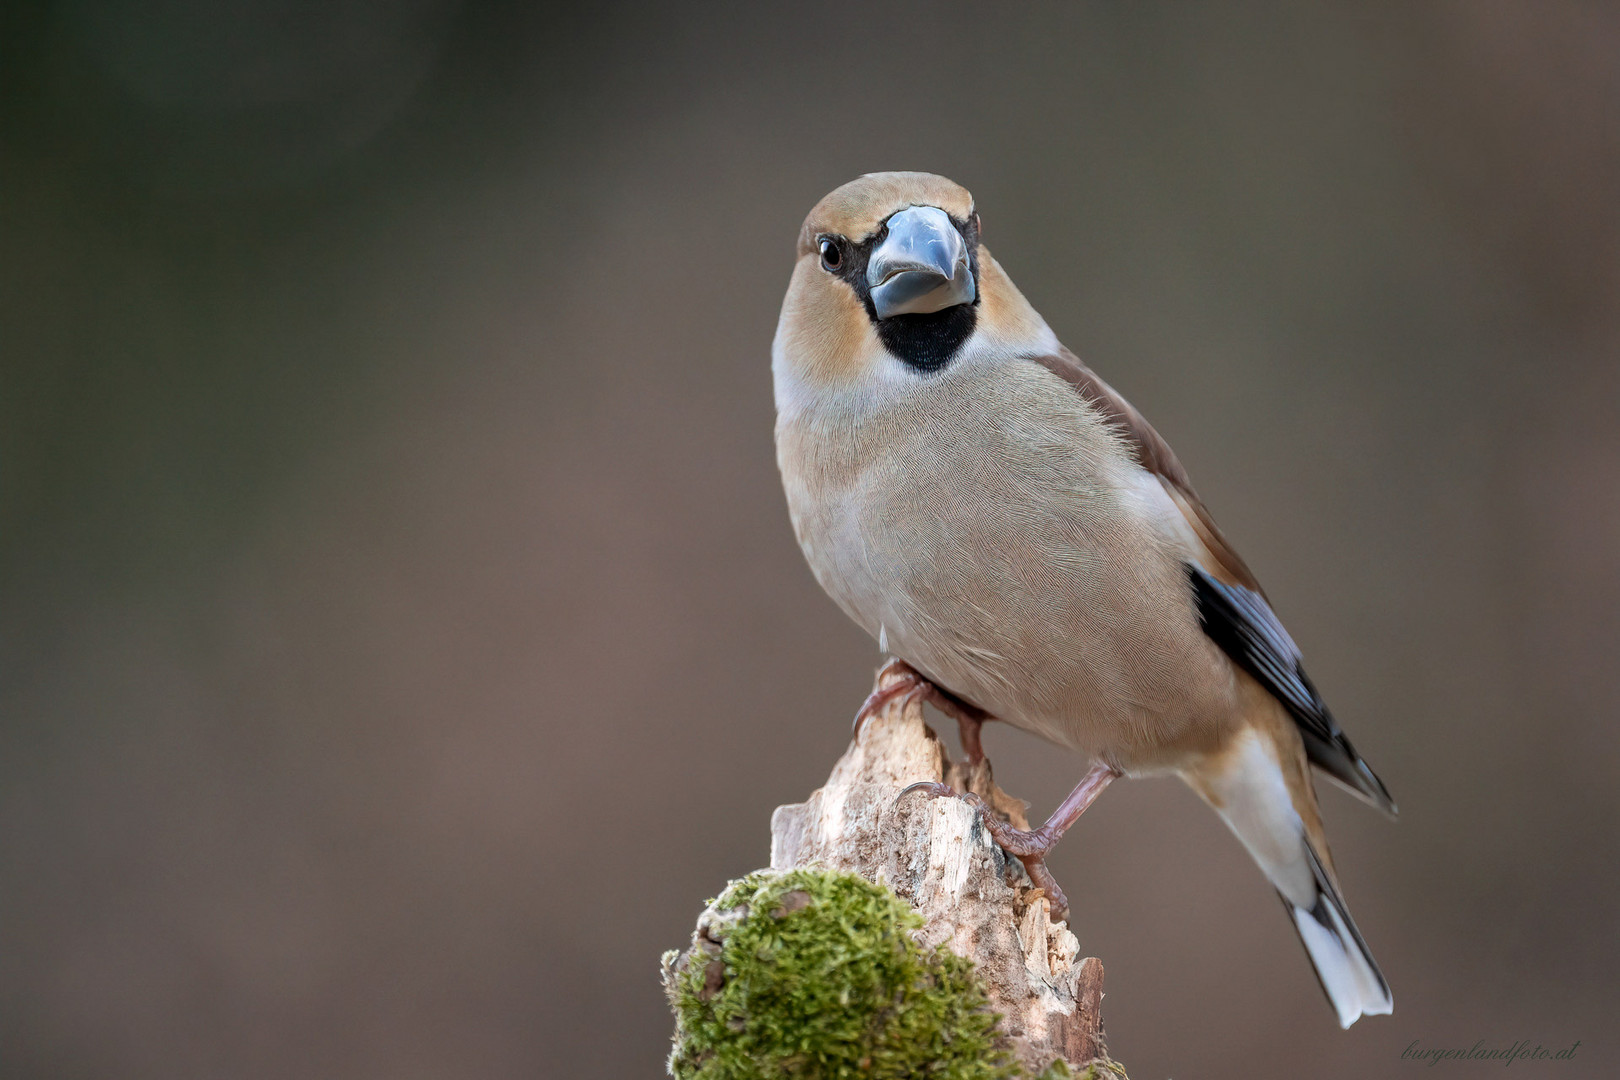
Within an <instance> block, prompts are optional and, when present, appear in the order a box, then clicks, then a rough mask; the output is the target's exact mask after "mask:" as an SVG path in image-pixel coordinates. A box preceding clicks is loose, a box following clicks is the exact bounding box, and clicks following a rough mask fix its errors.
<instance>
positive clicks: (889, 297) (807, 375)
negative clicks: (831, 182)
mask: <svg viewBox="0 0 1620 1080" xmlns="http://www.w3.org/2000/svg"><path fill="white" fill-rule="evenodd" d="M975 335H979V336H981V337H988V338H992V339H1001V340H1005V341H1015V340H1019V339H1028V340H1030V341H1031V342H1036V341H1041V340H1043V339H1045V338H1049V337H1050V335H1051V331H1050V330H1048V329H1047V328H1046V324H1045V323H1044V322H1042V321H1041V318H1040V316H1039V315H1036V314H1035V312H1034V311H1033V309H1031V308H1030V306H1029V304H1028V302H1027V301H1026V300H1025V299H1024V298H1023V296H1022V295H1021V294H1019V292H1018V290H1017V288H1015V287H1014V286H1013V284H1012V282H1011V281H1009V280H1008V279H1007V277H1006V275H1005V274H1004V273H1002V271H1001V268H1000V267H999V266H998V265H996V262H995V260H994V259H992V258H991V257H990V254H989V252H988V251H986V250H985V249H984V247H983V245H982V244H981V243H980V242H979V214H978V211H977V210H976V209H975V208H974V204H973V196H972V195H971V194H970V193H969V192H968V190H967V189H966V188H964V187H962V186H961V185H960V184H955V183H952V182H951V181H950V180H947V179H945V178H944V177H943V176H935V175H933V174H932V173H920V172H888V173H868V174H867V175H865V176H862V177H860V178H859V179H856V180H852V181H850V182H849V183H847V184H845V185H843V186H842V187H840V188H837V189H836V190H834V191H833V192H831V193H830V194H828V195H827V196H826V197H825V198H823V199H822V200H821V201H820V202H819V203H817V204H816V205H815V208H814V209H812V210H811V211H810V215H809V216H808V217H806V218H805V220H804V226H803V227H802V228H801V229H800V230H799V247H798V262H797V265H796V266H795V267H794V271H793V280H792V283H791V284H790V285H789V287H788V293H787V298H786V299H785V300H784V301H783V304H782V319H781V322H780V324H779V325H778V328H777V339H776V350H775V351H776V357H775V364H776V366H777V369H778V373H779V375H787V376H790V377H791V378H793V379H794V381H798V382H806V381H808V382H811V383H815V384H822V385H827V384H834V385H839V384H841V385H848V384H849V383H851V382H860V381H864V380H863V376H867V375H876V374H877V373H878V369H880V368H882V367H883V366H885V364H888V365H893V364H895V363H898V364H900V365H903V366H904V369H905V371H907V372H909V373H910V374H911V375H913V376H919V375H920V376H926V375H928V374H930V373H933V372H937V371H939V370H941V369H943V368H945V367H946V366H947V365H949V364H950V363H951V362H952V361H953V360H954V359H955V358H956V357H957V356H958V355H959V354H960V353H961V352H962V350H963V347H964V346H965V345H966V344H967V343H968V342H969V341H970V340H972V339H974V338H975ZM784 369H786V370H784Z"/></svg>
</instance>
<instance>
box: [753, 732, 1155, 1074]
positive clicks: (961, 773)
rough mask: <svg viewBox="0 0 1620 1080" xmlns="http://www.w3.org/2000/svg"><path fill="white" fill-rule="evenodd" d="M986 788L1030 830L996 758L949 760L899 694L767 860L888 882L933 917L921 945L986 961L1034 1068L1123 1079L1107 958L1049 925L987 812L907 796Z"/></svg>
mask: <svg viewBox="0 0 1620 1080" xmlns="http://www.w3.org/2000/svg"><path fill="white" fill-rule="evenodd" d="M924 780H933V781H943V782H944V783H946V784H948V785H950V786H951V787H952V788H954V789H955V790H957V791H972V792H975V793H977V794H978V795H979V796H980V798H982V799H983V800H984V801H985V803H986V804H987V805H988V806H989V807H990V808H991V811H992V812H994V813H997V814H999V815H1001V816H1002V817H1003V818H1005V819H1006V820H1008V821H1010V822H1011V823H1012V824H1014V825H1015V826H1017V827H1019V828H1028V827H1029V822H1028V820H1027V818H1026V817H1025V810H1026V804H1025V803H1024V802H1023V801H1022V800H1019V799H1015V798H1013V797H1012V796H1010V795H1008V794H1007V793H1006V792H1004V791H1002V790H1001V788H999V787H997V786H996V783H995V781H994V779H992V777H991V771H990V763H989V762H988V761H987V760H986V761H981V762H980V763H979V764H978V765H977V766H975V767H972V768H969V767H968V766H967V765H965V764H964V763H961V762H954V761H951V760H950V759H949V757H948V755H947V754H946V752H945V748H944V746H943V745H942V744H941V743H940V741H939V739H938V737H936V736H935V734H934V732H933V731H932V730H930V729H929V727H928V726H927V724H926V723H925V722H924V720H923V712H922V706H921V704H920V703H916V702H912V703H909V704H906V703H903V702H901V701H895V702H891V703H890V704H889V705H888V706H887V707H886V708H885V709H884V710H883V712H881V713H879V714H877V715H875V716H873V717H871V718H870V719H869V720H868V721H867V723H866V725H865V727H864V729H863V730H862V732H861V735H860V738H859V739H858V740H857V741H855V742H852V743H851V744H850V747H849V749H848V750H847V751H845V753H844V756H843V757H842V758H840V759H839V761H838V764H837V765H836V766H834V768H833V771H832V775H831V776H829V777H828V779H827V783H826V785H825V786H823V787H822V788H820V789H819V790H817V791H816V792H815V793H814V794H812V795H811V796H810V798H809V799H808V800H807V801H806V802H802V803H796V804H793V805H789V806H780V807H778V808H777V809H776V812H775V814H774V815H772V818H771V868H772V869H773V870H786V869H790V868H794V867H801V866H823V867H827V868H830V869H837V870H847V871H851V872H853V873H857V874H860V875H861V876H862V877H865V878H867V879H868V880H870V881H875V882H878V883H880V884H883V885H886V886H888V887H889V888H890V889H892V890H893V891H894V892H895V893H896V894H897V895H898V896H900V897H901V898H902V899H904V900H906V901H907V902H909V903H910V904H911V905H912V906H913V907H915V908H916V909H917V911H918V912H919V913H920V914H921V915H922V916H923V918H924V919H925V920H926V925H925V926H924V928H923V929H922V930H921V931H920V932H919V933H918V939H919V941H920V943H921V944H923V945H927V946H931V945H936V944H942V943H943V944H945V945H946V946H947V947H949V948H950V949H951V950H952V951H953V952H955V953H957V954H958V955H960V956H964V957H967V958H968V959H970V960H972V961H973V962H974V963H975V965H976V966H977V970H978V973H979V975H980V977H981V978H982V979H983V980H984V983H985V988H986V991H987V992H988V994H989V997H990V1001H991V1003H992V1006H993V1007H994V1008H995V1010H996V1011H997V1012H999V1013H1001V1014H1002V1017H1003V1021H1002V1032H1003V1033H1004V1035H1005V1037H1006V1038H1007V1039H1008V1040H1009V1042H1010V1044H1011V1045H1010V1047H1009V1049H1010V1050H1011V1051H1012V1053H1013V1055H1014V1056H1015V1057H1016V1058H1017V1059H1018V1061H1019V1062H1020V1064H1022V1066H1023V1067H1024V1069H1025V1070H1026V1072H1027V1074H1028V1075H1034V1074H1035V1073H1036V1072H1037V1071H1039V1070H1040V1069H1042V1068H1044V1067H1045V1066H1046V1065H1047V1064H1048V1063H1050V1062H1051V1061H1052V1060H1053V1059H1055V1058H1061V1059H1063V1060H1065V1061H1067V1062H1069V1063H1070V1065H1071V1066H1073V1067H1075V1070H1076V1071H1077V1072H1078V1071H1080V1070H1082V1069H1083V1068H1084V1067H1085V1066H1087V1065H1091V1066H1093V1075H1096V1076H1106V1075H1109V1074H1110V1073H1118V1074H1119V1075H1123V1072H1122V1070H1120V1068H1119V1066H1118V1065H1117V1064H1115V1063H1114V1062H1112V1061H1111V1060H1109V1058H1108V1051H1107V1046H1106V1045H1105V1043H1104V1041H1103V1026H1102V1013H1101V1004H1102V996H1103V993H1102V983H1103V967H1102V962H1101V961H1100V960H1098V959H1096V958H1095V957H1087V958H1085V959H1080V958H1079V955H1080V943H1079V941H1078V940H1077V939H1076V938H1075V936H1074V934H1073V933H1071V932H1070V930H1069V928H1068V925H1067V924H1066V923H1064V922H1053V921H1052V919H1051V914H1050V907H1049V902H1048V900H1047V897H1046V895H1045V893H1044V891H1043V890H1041V889H1039V888H1037V887H1036V886H1035V885H1034V884H1033V883H1032V882H1031V881H1030V879H1029V875H1028V874H1027V873H1026V872H1025V870H1024V866H1023V864H1022V863H1020V862H1019V861H1018V860H1017V859H1015V858H1013V857H1011V856H1009V855H1007V854H1006V853H1005V852H1003V851H1002V850H1001V848H1000V847H998V846H997V845H996V844H995V842H994V841H993V840H991V838H990V835H989V833H988V832H986V830H985V829H984V827H983V825H982V823H981V820H980V818H979V814H980V811H979V810H977V809H975V808H974V807H972V806H970V805H968V804H967V803H966V802H963V801H962V800H960V799H950V798H927V797H924V796H921V795H912V796H908V797H907V798H905V799H900V798H899V795H900V792H901V791H902V790H903V789H904V788H906V787H907V786H908V785H910V784H913V783H916V782H918V781H924Z"/></svg>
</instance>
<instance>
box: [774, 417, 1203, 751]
mask: <svg viewBox="0 0 1620 1080" xmlns="http://www.w3.org/2000/svg"><path fill="white" fill-rule="evenodd" d="M982 434H983V433H981V439H980V441H979V443H978V445H976V446H973V447H971V448H969V450H968V452H964V453H959V454H952V453H944V454H942V453H941V452H940V451H939V449H938V441H937V440H934V441H933V442H932V443H931V445H930V446H929V447H928V452H927V453H908V452H907V451H906V448H905V445H904V444H903V443H902V444H901V445H900V446H899V447H897V448H896V450H895V452H894V453H892V454H889V455H884V456H882V457H880V458H878V459H876V460H873V461H871V462H869V463H868V465H867V467H866V468H865V469H863V470H861V471H860V473H859V475H858V476H856V477H854V478H853V480H854V482H852V483H851V484H849V485H848V486H847V488H846V489H845V490H843V491H841V492H840V493H838V495H837V496H836V497H833V498H825V497H824V498H822V499H820V500H818V505H817V507H816V508H815V512H814V513H811V514H809V515H805V517H804V520H799V519H800V515H799V514H797V513H796V514H795V518H796V521H798V524H799V532H800V538H801V542H803V543H804V546H805V551H806V554H807V555H808V556H809V557H810V562H811V565H812V567H814V568H815V570H816V573H817V576H818V578H819V579H820V580H821V583H822V585H823V587H824V588H826V589H827V591H828V592H829V593H830V594H831V595H832V596H833V597H834V599H835V600H837V601H838V602H839V604H840V605H841V606H842V607H843V608H844V609H845V610H846V611H847V612H848V613H849V614H850V615H851V616H852V617H853V618H854V619H855V620H856V622H858V623H860V624H861V625H862V626H863V627H865V628H866V630H867V631H868V632H869V633H871V634H872V635H873V636H874V637H876V638H878V639H879V640H880V641H881V642H882V643H883V644H884V645H885V646H886V648H887V649H888V651H890V652H891V653H893V654H895V655H897V656H899V657H901V658H903V659H905V660H906V661H908V662H910V663H911V664H913V665H914V666H916V667H917V668H919V669H920V670H922V671H923V672H924V673H925V674H927V675H928V676H929V677H930V678H932V679H934V680H936V681H938V682H939V683H940V684H941V685H943V686H944V687H946V688H947V689H949V690H951V691H952V692H953V693H956V694H958V695H960V696H962V697H964V698H966V699H967V700H969V701H971V702H973V703H974V704H977V705H979V706H980V707H981V708H984V709H986V710H987V711H989V712H991V713H992V714H994V715H996V716H998V717H1000V718H1001V719H1004V720H1007V721H1009V722H1011V723H1013V724H1016V725H1018V726H1019V727H1023V728H1025V729H1027V730H1029V731H1032V732H1034V733H1036V734H1039V735H1041V736H1043V737H1045V738H1047V739H1050V740H1052V741H1053V742H1056V743H1059V744H1061V745H1065V746H1069V747H1073V748H1075V749H1077V750H1080V751H1082V752H1084V753H1087V754H1089V755H1092V756H1095V757H1099V758H1101V759H1103V760H1107V761H1110V762H1111V763H1113V764H1116V765H1118V766H1119V767H1121V768H1124V769H1126V770H1127V771H1148V770H1151V769H1155V768H1170V767H1174V762H1173V761H1170V760H1165V755H1166V754H1173V753H1174V752H1175V748H1177V747H1181V746H1188V748H1189V749H1191V746H1190V745H1189V743H1190V742H1197V741H1198V740H1197V738H1196V735H1197V732H1198V731H1199V730H1200V729H1201V728H1208V727H1209V726H1210V725H1211V723H1216V724H1218V723H1219V722H1220V721H1221V720H1222V719H1224V717H1223V715H1222V714H1223V713H1226V712H1229V711H1230V707H1231V706H1230V702H1229V700H1228V699H1229V698H1230V696H1231V694H1232V692H1233V686H1232V677H1231V673H1230V669H1229V667H1228V665H1226V664H1225V663H1224V661H1223V660H1222V659H1221V658H1220V657H1219V656H1218V655H1216V652H1215V650H1214V648H1213V646H1212V645H1211V643H1210V642H1209V641H1208V639H1207V638H1206V637H1205V636H1204V635H1203V633H1202V631H1201V630H1200V628H1199V626H1198V621H1197V616H1196V613H1195V611H1194V609H1193V606H1192V602H1191V597H1190V591H1189V589H1188V586H1187V581H1186V576H1185V571H1184V569H1183V564H1182V558H1181V556H1180V555H1179V554H1178V553H1177V552H1176V551H1174V550H1173V549H1172V547H1171V545H1170V543H1169V541H1168V540H1167V538H1166V537H1165V536H1164V535H1163V533H1162V530H1161V529H1159V528H1158V527H1156V525H1155V521H1154V519H1153V517H1152V515H1151V513H1150V512H1149V509H1148V507H1147V505H1146V503H1145V502H1144V500H1142V499H1141V498H1140V497H1139V492H1138V491H1137V490H1136V489H1135V488H1134V486H1133V485H1134V484H1136V483H1137V482H1139V479H1140V478H1142V477H1146V478H1147V480H1148V481H1149V482H1152V483H1157V481H1156V480H1153V478H1152V477H1151V476H1149V475H1148V474H1146V473H1144V472H1142V470H1140V469H1137V468H1136V467H1135V466H1134V464H1132V463H1130V462H1128V461H1116V460H1110V459H1107V458H1102V459H1100V460H1099V459H1097V458H1092V459H1087V458H1085V457H1081V456H1073V455H1071V456H1070V458H1069V459H1067V460H1066V461H1057V462H1053V461H1051V460H1049V459H1036V462H1037V464H1036V467H1033V468H1031V467H1027V466H1026V465H1025V464H1023V462H1026V461H1028V460H1029V458H1028V456H1027V455H1023V456H1020V455H1018V454H1016V453H1015V452H1014V451H1015V449H1016V448H1011V447H998V446H996V445H995V442H994V440H989V445H986V440H984V439H983V438H982ZM824 494H831V493H824Z"/></svg>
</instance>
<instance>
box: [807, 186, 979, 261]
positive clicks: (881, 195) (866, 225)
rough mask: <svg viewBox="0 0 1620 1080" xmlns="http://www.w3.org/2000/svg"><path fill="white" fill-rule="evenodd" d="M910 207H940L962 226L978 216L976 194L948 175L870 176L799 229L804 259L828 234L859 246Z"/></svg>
mask: <svg viewBox="0 0 1620 1080" xmlns="http://www.w3.org/2000/svg"><path fill="white" fill-rule="evenodd" d="M908 206H937V207H939V208H940V209H941V210H943V211H945V212H946V213H947V214H949V215H951V217H953V218H955V219H956V220H958V221H966V220H968V219H969V218H970V217H972V215H973V212H974V211H973V195H972V194H971V193H970V192H969V191H968V190H967V188H965V187H963V186H962V185H960V184H958V183H955V182H954V181H951V180H947V179H946V178H945V177H943V176H935V175H934V174H933V173H923V172H883V173H867V174H866V175H865V176H862V177H858V178H856V179H854V180H851V181H850V182H849V183H847V184H845V185H843V186H842V187H838V188H835V189H833V190H832V191H831V192H829V193H828V194H827V195H826V196H825V197H823V198H822V200H821V201H820V202H818V203H816V205H815V207H814V208H813V209H812V210H811V211H810V213H809V215H808V216H807V217H806V218H805V219H804V226H803V227H802V228H801V229H800V230H799V255H800V256H804V255H808V254H811V253H812V252H814V251H815V250H816V238H817V237H818V236H821V235H823V234H832V235H834V236H844V237H848V238H849V239H851V240H855V241H860V240H863V239H865V238H866V237H868V236H870V235H871V234H873V233H875V232H876V231H877V230H878V228H879V227H880V226H881V225H882V224H883V222H885V221H886V220H888V218H889V217H890V215H892V214H894V213H895V212H896V211H898V210H903V209H905V208H906V207H908Z"/></svg>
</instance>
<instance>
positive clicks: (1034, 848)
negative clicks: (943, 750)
mask: <svg viewBox="0 0 1620 1080" xmlns="http://www.w3.org/2000/svg"><path fill="white" fill-rule="evenodd" d="M913 792H924V793H926V794H927V795H928V796H929V797H930V798H942V797H943V798H956V799H961V800H962V801H963V802H965V803H967V804H968V805H969V806H971V807H973V808H974V809H975V810H977V811H979V819H980V821H982V822H983V823H984V830H985V831H986V832H988V833H989V834H990V838H991V839H992V840H994V841H995V842H996V844H997V846H998V847H1000V848H1001V849H1002V850H1003V851H1005V852H1006V853H1007V854H1009V855H1011V856H1013V857H1014V858H1016V859H1017V860H1018V861H1019V862H1021V863H1023V864H1024V870H1025V872H1026V873H1028V874H1029V880H1030V881H1031V882H1032V883H1033V884H1034V885H1035V887H1036V888H1037V889H1040V890H1041V891H1042V892H1044V893H1045V894H1046V897H1047V899H1048V900H1049V901H1050V902H1051V910H1052V919H1053V921H1054V922H1056V921H1061V920H1063V919H1066V918H1068V915H1069V898H1068V896H1067V895H1066V894H1065V893H1064V892H1063V888H1062V886H1060V885H1058V883H1057V878H1055V877H1053V876H1052V871H1051V870H1049V869H1047V866H1046V855H1047V852H1049V851H1051V850H1052V849H1053V848H1054V847H1056V846H1057V842H1058V840H1059V838H1060V837H1061V836H1062V835H1063V834H1062V832H1061V831H1057V830H1053V829H1051V828H1050V827H1049V825H1050V823H1048V824H1047V825H1042V826H1041V827H1040V828H1038V829H1020V828H1018V827H1017V826H1015V825H1012V824H1009V823H1008V822H1006V821H1003V820H1002V819H1001V818H1000V817H998V816H997V815H996V813H995V811H994V810H992V809H991V808H990V804H989V803H987V802H985V801H984V799H982V798H980V797H979V796H978V795H977V794H975V793H974V792H971V791H964V792H957V791H954V790H952V789H951V788H950V787H949V786H947V785H945V784H941V783H939V782H937V781H933V780H924V781H922V782H921V783H917V784H912V785H911V786H910V787H908V788H906V789H905V790H904V791H902V792H901V793H900V795H899V798H900V799H903V798H905V797H906V796H907V795H910V794H912V793H913ZM896 801H898V799H897V800H896Z"/></svg>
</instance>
